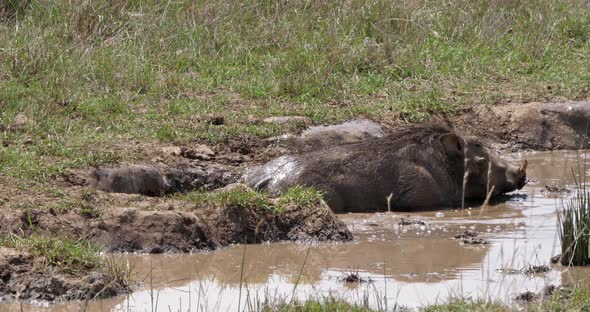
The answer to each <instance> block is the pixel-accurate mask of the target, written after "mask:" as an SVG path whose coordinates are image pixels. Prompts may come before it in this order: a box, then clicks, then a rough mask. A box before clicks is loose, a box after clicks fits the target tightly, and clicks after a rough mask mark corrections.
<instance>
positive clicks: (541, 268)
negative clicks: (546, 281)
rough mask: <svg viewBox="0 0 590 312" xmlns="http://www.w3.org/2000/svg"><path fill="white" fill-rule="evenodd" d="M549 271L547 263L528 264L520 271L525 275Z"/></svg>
mask: <svg viewBox="0 0 590 312" xmlns="http://www.w3.org/2000/svg"><path fill="white" fill-rule="evenodd" d="M549 271H551V268H550V267H549V266H548V265H528V266H526V267H525V268H523V269H522V272H523V273H524V274H527V275H534V274H545V273H547V272H549Z"/></svg>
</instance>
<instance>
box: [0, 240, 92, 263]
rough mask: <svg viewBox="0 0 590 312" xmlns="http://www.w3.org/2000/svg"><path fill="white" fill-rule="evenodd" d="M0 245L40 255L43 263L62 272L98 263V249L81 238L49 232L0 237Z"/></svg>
mask: <svg viewBox="0 0 590 312" xmlns="http://www.w3.org/2000/svg"><path fill="white" fill-rule="evenodd" d="M0 245H2V246H5V247H11V248H15V249H21V250H27V251H28V252H30V253H32V254H33V255H36V256H40V257H42V259H43V261H44V264H46V265H50V266H56V267H58V268H60V269H61V270H63V271H64V272H70V273H73V272H84V271H86V270H89V269H93V268H95V267H97V266H98V265H99V262H100V249H99V248H97V247H96V246H94V245H92V244H91V243H89V242H87V241H85V240H83V239H76V240H74V239H70V238H67V237H62V236H58V235H51V234H37V233H34V234H31V235H30V236H27V237H23V236H18V235H14V234H10V235H7V236H3V237H0Z"/></svg>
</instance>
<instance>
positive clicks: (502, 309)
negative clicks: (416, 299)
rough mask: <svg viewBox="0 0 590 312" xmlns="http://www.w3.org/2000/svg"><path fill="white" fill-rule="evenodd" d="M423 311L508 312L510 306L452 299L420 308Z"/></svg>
mask: <svg viewBox="0 0 590 312" xmlns="http://www.w3.org/2000/svg"><path fill="white" fill-rule="evenodd" d="M420 311H422V312H465V311H468V312H483V311H487V312H508V311H513V309H511V308H510V307H508V306H506V305H504V304H501V303H493V302H486V301H473V300H466V299H451V300H449V302H448V303H445V304H437V305H431V306H426V307H423V308H421V309H420Z"/></svg>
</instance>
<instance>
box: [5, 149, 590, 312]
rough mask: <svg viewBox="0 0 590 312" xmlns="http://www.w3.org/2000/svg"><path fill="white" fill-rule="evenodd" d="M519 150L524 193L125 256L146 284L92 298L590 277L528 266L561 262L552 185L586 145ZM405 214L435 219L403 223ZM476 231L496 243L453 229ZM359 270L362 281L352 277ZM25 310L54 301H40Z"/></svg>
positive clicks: (136, 305) (216, 307) (404, 295)
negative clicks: (347, 236) (282, 236)
mask: <svg viewBox="0 0 590 312" xmlns="http://www.w3.org/2000/svg"><path fill="white" fill-rule="evenodd" d="M588 156H590V155H588ZM509 157H510V158H512V160H519V159H521V158H524V157H526V158H527V159H528V161H529V163H530V165H529V177H530V179H531V182H530V183H529V184H528V185H527V186H526V187H525V188H524V189H522V190H521V191H519V192H516V193H513V194H512V195H511V196H507V197H505V198H503V199H501V200H498V201H497V202H495V203H492V204H491V206H490V207H487V208H478V207H475V208H471V209H465V210H455V211H448V210H445V211H432V212H424V213H413V214H405V213H404V214H396V213H381V214H348V215H342V216H341V219H342V220H344V221H345V223H346V224H347V225H348V226H349V228H350V229H351V231H352V232H353V234H354V235H355V241H354V242H352V243H337V244H312V245H306V244H296V243H279V244H261V245H236V246H232V247H228V248H224V249H222V250H219V251H213V252H206V253H196V254H183V255H165V254H160V255H134V254H128V255H116V257H118V258H120V261H128V262H129V263H130V264H131V265H132V266H133V267H134V271H135V274H134V276H135V279H136V280H137V281H140V285H139V286H138V287H137V289H138V290H137V291H135V292H134V293H132V294H130V295H128V296H120V297H115V298H112V299H108V300H102V301H95V302H90V303H89V304H88V310H89V311H107V310H114V311H128V310H130V311H144V310H145V311H147V310H151V309H152V307H154V308H157V310H169V309H170V310H171V311H178V310H187V309H188V308H189V307H191V311H201V310H203V311H226V310H235V309H236V308H237V306H238V305H240V306H241V307H244V306H248V307H249V308H251V309H255V307H256V306H258V305H260V304H263V303H264V302H266V301H269V300H270V301H273V300H279V301H280V300H283V301H285V300H287V301H289V300H291V298H298V299H310V298H314V297H322V296H328V295H331V296H334V297H339V298H342V299H344V300H347V301H351V302H358V303H362V302H365V301H369V302H370V303H371V305H372V306H374V307H388V308H392V307H394V306H395V305H398V306H399V305H403V306H409V307H418V306H421V305H425V304H433V303H437V302H438V303H440V302H445V300H447V299H448V298H449V297H452V296H461V297H471V298H488V299H498V300H501V301H504V302H507V303H515V297H516V295H517V294H519V293H522V292H524V291H531V292H539V291H541V290H542V289H543V287H545V286H547V285H550V284H554V285H558V284H573V283H582V284H585V285H590V278H589V276H590V270H589V269H571V268H570V269H568V268H565V267H563V266H561V265H551V271H549V272H547V273H545V274H533V275H530V274H529V275H527V274H524V273H522V272H520V270H522V269H524V268H526V267H528V266H530V265H535V266H537V265H550V258H551V257H552V256H554V255H555V254H557V253H559V241H558V236H557V223H556V222H557V219H556V209H558V208H559V207H560V206H561V205H562V204H563V201H564V200H565V199H566V198H567V196H568V194H569V193H567V192H557V193H556V192H547V187H546V186H549V189H554V188H552V186H556V187H557V188H556V189H560V188H564V187H565V188H566V189H570V190H571V189H573V188H574V187H575V185H574V179H573V175H572V171H571V168H572V167H574V168H576V169H575V171H576V172H582V173H584V175H585V176H587V177H590V170H588V169H589V168H590V161H585V160H584V154H583V153H582V152H567V151H560V152H534V153H521V154H513V155H509ZM578 159H579V160H580V161H579V162H578ZM578 163H579V164H580V165H581V168H580V169H579V170H578V169H577V167H578ZM584 164H586V165H587V166H588V168H584ZM579 178H580V177H577V179H579ZM402 218H404V220H406V221H407V220H421V221H423V222H424V224H422V222H405V223H414V224H409V225H401V224H404V222H400V221H401V219H402ZM469 230H471V231H475V232H477V233H478V236H477V237H478V238H482V239H483V241H485V242H487V244H468V243H467V244H466V243H463V241H462V240H461V239H454V238H453V237H454V236H455V235H456V234H458V233H463V232H465V231H469ZM242 263H243V265H242ZM351 273H353V274H356V275H357V276H358V277H360V279H361V280H362V281H363V282H360V283H347V282H345V281H344V279H345V277H346V276H347V275H349V274H351ZM83 305H84V303H80V302H71V303H67V304H55V305H51V306H49V307H48V308H47V310H50V311H70V310H79V309H80V307H81V306H83ZM25 309H26V310H37V309H43V308H42V304H41V305H34V306H31V305H26V306H25ZM0 310H1V311H19V310H20V306H18V305H15V304H0Z"/></svg>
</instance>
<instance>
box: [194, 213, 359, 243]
mask: <svg viewBox="0 0 590 312" xmlns="http://www.w3.org/2000/svg"><path fill="white" fill-rule="evenodd" d="M201 215H202V217H203V219H204V220H205V222H206V224H208V225H209V234H210V237H211V238H212V239H213V240H214V242H215V244H216V245H217V246H227V245H229V244H235V243H248V244H253V243H261V242H276V241H349V240H352V234H351V232H350V231H349V230H348V228H347V227H346V225H345V224H344V222H342V221H341V220H339V219H338V218H336V217H335V215H334V214H333V213H332V211H331V210H330V208H329V207H328V206H327V205H325V204H321V205H318V206H314V207H308V208H305V209H301V207H298V206H295V205H290V206H288V207H286V208H285V210H284V211H282V212H281V213H279V214H277V213H272V212H265V211H261V210H258V209H256V208H251V207H245V208H237V207H222V208H215V209H213V210H212V211H206V212H202V213H201Z"/></svg>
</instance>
